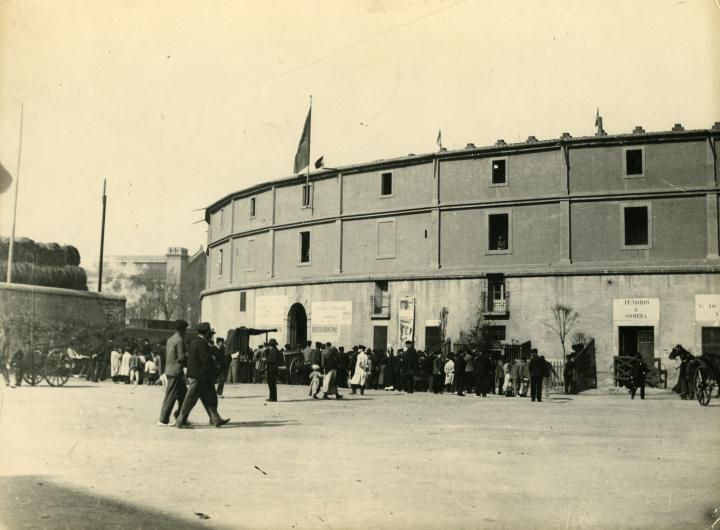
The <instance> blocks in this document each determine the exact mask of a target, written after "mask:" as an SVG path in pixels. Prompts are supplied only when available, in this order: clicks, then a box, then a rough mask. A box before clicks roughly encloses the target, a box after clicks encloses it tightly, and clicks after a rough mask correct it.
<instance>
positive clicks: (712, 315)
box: [695, 294, 720, 323]
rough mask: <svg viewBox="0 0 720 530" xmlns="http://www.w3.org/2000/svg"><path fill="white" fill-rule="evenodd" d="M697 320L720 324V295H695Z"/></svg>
mask: <svg viewBox="0 0 720 530" xmlns="http://www.w3.org/2000/svg"><path fill="white" fill-rule="evenodd" d="M695 320H696V321H697V322H715V323H720V294H696V295H695Z"/></svg>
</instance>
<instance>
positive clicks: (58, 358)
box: [45, 350, 72, 386]
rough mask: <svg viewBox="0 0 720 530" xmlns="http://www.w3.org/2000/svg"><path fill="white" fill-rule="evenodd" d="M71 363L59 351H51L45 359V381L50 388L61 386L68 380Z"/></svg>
mask: <svg viewBox="0 0 720 530" xmlns="http://www.w3.org/2000/svg"><path fill="white" fill-rule="evenodd" d="M71 371H72V362H71V361H70V358H69V357H68V356H67V354H65V353H63V352H62V351H61V350H53V351H51V352H50V353H48V356H47V358H46V359H45V380H46V381H47V382H48V383H49V384H50V386H63V385H64V384H65V383H67V381H68V379H70V373H71Z"/></svg>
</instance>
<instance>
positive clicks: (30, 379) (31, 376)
mask: <svg viewBox="0 0 720 530" xmlns="http://www.w3.org/2000/svg"><path fill="white" fill-rule="evenodd" d="M23 364H24V365H25V366H24V370H23V380H24V381H25V382H26V383H27V384H29V385H32V386H35V385H37V384H39V383H40V382H41V381H42V379H43V376H44V375H45V374H44V373H43V354H42V353H41V352H40V351H34V352H33V351H31V352H30V353H29V354H28V355H27V356H26V357H25V358H24V359H23Z"/></svg>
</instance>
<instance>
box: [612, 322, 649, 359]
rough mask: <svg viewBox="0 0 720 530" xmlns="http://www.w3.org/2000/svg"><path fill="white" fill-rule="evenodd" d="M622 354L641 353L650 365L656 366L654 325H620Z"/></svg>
mask: <svg viewBox="0 0 720 530" xmlns="http://www.w3.org/2000/svg"><path fill="white" fill-rule="evenodd" d="M619 334H620V336H619V345H620V352H619V353H620V355H621V356H626V357H632V356H634V355H636V354H638V353H639V354H640V355H641V356H642V358H643V361H645V364H646V365H648V366H649V367H652V366H655V329H654V328H653V327H652V326H620V327H619Z"/></svg>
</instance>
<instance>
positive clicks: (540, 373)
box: [530, 348, 547, 403]
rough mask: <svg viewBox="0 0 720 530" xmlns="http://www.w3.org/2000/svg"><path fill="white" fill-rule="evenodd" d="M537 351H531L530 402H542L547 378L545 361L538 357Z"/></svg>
mask: <svg viewBox="0 0 720 530" xmlns="http://www.w3.org/2000/svg"><path fill="white" fill-rule="evenodd" d="M537 353H538V351H537V349H535V348H533V349H532V350H530V400H531V401H535V400H537V401H538V403H540V402H542V384H543V377H545V371H546V369H547V368H546V366H545V359H543V358H541V357H538V354H537Z"/></svg>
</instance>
